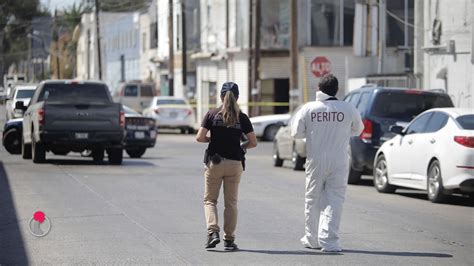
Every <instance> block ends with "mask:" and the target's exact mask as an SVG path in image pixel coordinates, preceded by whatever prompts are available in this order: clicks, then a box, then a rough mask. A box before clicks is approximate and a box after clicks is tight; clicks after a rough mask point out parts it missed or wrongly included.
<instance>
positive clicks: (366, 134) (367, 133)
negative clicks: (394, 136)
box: [360, 119, 374, 140]
mask: <svg viewBox="0 0 474 266" xmlns="http://www.w3.org/2000/svg"><path fill="white" fill-rule="evenodd" d="M363 123H364V130H363V131H362V133H361V134H360V139H362V140H370V139H372V133H373V130H374V126H373V123H372V121H370V120H369V119H365V120H364V121H363Z"/></svg>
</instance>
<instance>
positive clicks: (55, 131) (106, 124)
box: [15, 80, 125, 164]
mask: <svg viewBox="0 0 474 266" xmlns="http://www.w3.org/2000/svg"><path fill="white" fill-rule="evenodd" d="M15 108H17V109H26V111H25V112H24V119H23V138H22V145H21V146H22V156H23V158H24V159H30V158H33V162H35V163H42V162H44V161H45V159H46V152H47V151H52V152H54V153H55V154H67V153H68V152H70V151H73V152H82V151H84V150H86V149H87V150H91V151H92V157H93V159H94V161H96V162H100V161H102V160H103V159H104V151H107V154H108V158H109V163H110V164H121V163H122V158H123V140H124V137H125V114H124V112H123V110H122V105H121V104H119V103H114V102H113V101H112V97H111V95H110V92H109V90H108V88H107V85H105V84H104V83H101V82H85V81H84V82H82V81H79V82H78V81H71V80H62V81H61V80H58V81H44V82H42V83H40V84H39V85H38V87H37V89H36V92H35V94H34V95H33V98H32V99H31V101H30V104H29V105H28V107H24V106H23V103H22V102H17V103H16V106H15Z"/></svg>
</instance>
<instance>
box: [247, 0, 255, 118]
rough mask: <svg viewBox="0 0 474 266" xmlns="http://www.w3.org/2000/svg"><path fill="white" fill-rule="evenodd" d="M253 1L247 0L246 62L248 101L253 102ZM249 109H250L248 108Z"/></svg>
mask: <svg viewBox="0 0 474 266" xmlns="http://www.w3.org/2000/svg"><path fill="white" fill-rule="evenodd" d="M253 1H255V0H249V62H248V69H249V70H248V73H247V75H248V84H247V86H248V90H249V99H248V100H249V102H253V96H252V88H253V84H252V73H253V71H252V67H253ZM249 111H250V109H249Z"/></svg>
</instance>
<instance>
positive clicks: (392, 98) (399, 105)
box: [372, 91, 453, 122]
mask: <svg viewBox="0 0 474 266" xmlns="http://www.w3.org/2000/svg"><path fill="white" fill-rule="evenodd" d="M452 106H453V103H452V102H451V99H450V98H449V96H446V95H432V94H418V93H410V92H409V91H408V92H403V91H402V92H383V93H379V94H378V95H377V97H376V98H375V102H374V107H373V108H372V115H374V116H376V117H384V118H393V119H398V120H401V121H407V122H408V121H411V120H412V119H413V118H414V117H415V116H417V115H419V114H420V113H422V112H424V111H426V110H428V109H431V108H436V107H452Z"/></svg>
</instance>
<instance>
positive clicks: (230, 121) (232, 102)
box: [219, 91, 240, 127]
mask: <svg viewBox="0 0 474 266" xmlns="http://www.w3.org/2000/svg"><path fill="white" fill-rule="evenodd" d="M222 102H223V105H222V110H221V111H220V112H219V113H220V114H221V115H222V120H224V124H225V125H226V126H228V127H233V126H235V124H237V123H238V122H239V115H240V108H239V105H238V104H237V100H236V99H235V97H234V94H233V93H232V92H231V91H227V92H226V93H225V95H224V99H223V100H222Z"/></svg>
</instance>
